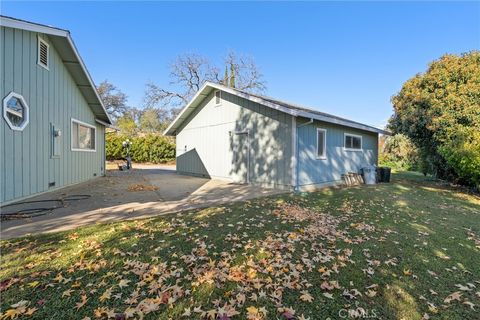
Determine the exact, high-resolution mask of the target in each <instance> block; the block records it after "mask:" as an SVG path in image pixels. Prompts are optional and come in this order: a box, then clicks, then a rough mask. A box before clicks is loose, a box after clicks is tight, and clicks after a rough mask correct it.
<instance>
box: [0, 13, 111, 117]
mask: <svg viewBox="0 0 480 320" xmlns="http://www.w3.org/2000/svg"><path fill="white" fill-rule="evenodd" d="M0 26H3V27H9V28H14V29H21V30H26V31H32V32H38V33H43V34H46V35H48V38H49V39H50V41H51V42H52V44H53V46H54V47H55V49H56V50H57V52H58V54H59V55H60V57H61V58H62V61H63V63H64V65H65V67H66V68H67V69H68V71H69V72H70V74H71V75H72V77H73V80H74V81H75V83H76V84H77V87H78V89H79V90H80V92H81V93H82V95H83V96H84V97H85V100H86V101H87V103H88V105H89V106H90V108H91V109H92V111H93V113H94V114H95V117H96V118H97V119H98V120H100V121H101V122H104V124H106V125H111V124H112V121H111V120H110V117H109V116H108V113H107V111H106V109H105V106H104V105H103V102H102V100H101V99H100V96H99V95H98V92H97V89H96V87H95V84H94V82H93V80H92V77H91V76H90V74H89V73H88V70H87V67H86V66H85V64H84V63H83V60H82V58H81V57H80V54H79V53H78V50H77V48H76V47H75V44H74V42H73V39H72V37H71V36H70V31H68V30H64V29H59V28H54V27H50V26H46V25H43V24H38V23H33V22H29V21H25V20H20V19H16V18H12V17H6V16H1V15H0Z"/></svg>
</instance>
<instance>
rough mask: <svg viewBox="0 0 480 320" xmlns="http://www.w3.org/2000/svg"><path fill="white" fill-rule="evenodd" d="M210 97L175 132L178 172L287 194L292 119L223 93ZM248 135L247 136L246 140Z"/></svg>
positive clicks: (289, 177)
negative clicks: (216, 98) (245, 183)
mask: <svg viewBox="0 0 480 320" xmlns="http://www.w3.org/2000/svg"><path fill="white" fill-rule="evenodd" d="M221 95H222V96H221V101H222V102H221V104H220V105H215V99H214V93H213V92H211V93H210V94H209V95H208V96H207V97H206V98H205V99H204V100H203V102H202V104H201V105H200V106H199V107H198V108H197V109H196V111H195V112H194V113H193V114H192V115H191V116H190V117H189V119H187V120H186V121H185V122H184V124H183V126H182V127H181V128H179V130H178V134H177V138H176V143H177V150H176V151H177V171H178V172H180V173H185V174H193V175H200V176H206V177H212V178H220V179H227V180H231V181H234V182H247V181H244V180H246V179H247V174H248V182H249V183H252V184H255V185H261V186H266V187H277V188H291V182H292V181H291V172H292V169H291V157H292V117H291V116H290V115H288V114H285V113H283V112H280V111H277V110H273V109H271V108H268V107H265V106H263V105H260V104H258V103H255V102H252V101H250V100H247V99H244V98H240V97H237V96H235V95H232V94H229V93H226V92H222V93H221ZM246 132H248V135H247V134H246Z"/></svg>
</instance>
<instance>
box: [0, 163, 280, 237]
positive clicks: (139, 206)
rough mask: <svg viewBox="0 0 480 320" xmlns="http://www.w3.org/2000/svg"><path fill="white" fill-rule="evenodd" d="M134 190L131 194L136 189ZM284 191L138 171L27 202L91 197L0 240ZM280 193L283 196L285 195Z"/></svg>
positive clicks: (10, 226) (163, 169) (6, 225)
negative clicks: (143, 189)
mask: <svg viewBox="0 0 480 320" xmlns="http://www.w3.org/2000/svg"><path fill="white" fill-rule="evenodd" d="M138 185H140V186H142V185H145V186H154V187H157V188H158V189H156V190H149V191H131V190H129V187H130V189H132V187H133V186H137V187H138ZM134 189H135V188H134ZM281 192H282V191H279V190H273V189H263V188H259V187H253V186H247V185H238V184H232V183H229V182H226V181H220V180H209V179H203V178H197V177H190V176H184V175H179V174H177V173H176V172H175V170H174V167H172V166H151V165H148V166H139V165H137V166H136V169H134V170H132V171H130V172H125V171H109V173H108V175H107V177H100V178H96V179H94V180H90V181H87V182H84V183H81V184H77V185H74V186H70V187H67V188H63V189H59V190H56V191H52V192H48V193H45V194H42V195H40V196H36V197H34V198H30V199H28V200H48V199H58V198H64V197H66V196H70V195H84V194H87V195H91V197H90V198H89V199H87V200H79V201H68V202H66V203H65V204H64V205H65V207H60V208H58V209H55V210H53V211H51V212H50V213H48V214H46V215H42V216H38V217H34V218H29V219H16V220H8V221H3V222H1V235H0V237H1V239H8V238H15V237H20V236H24V235H27V234H37V233H45V232H56V231H64V230H70V229H74V228H77V227H79V226H84V225H89V224H94V223H102V222H112V221H118V220H124V219H138V218H145V217H153V216H157V215H161V214H165V213H169V212H176V211H182V210H187V209H193V208H202V207H208V206H214V205H218V204H223V203H230V202H235V201H242V200H247V199H252V198H256V197H262V196H267V195H273V194H278V193H281ZM283 192H284V191H283ZM53 205H59V203H58V202H44V203H37V204H32V205H30V206H28V205H20V206H15V207H8V208H5V210H3V212H8V210H9V211H12V210H14V211H18V210H21V209H26V208H34V207H35V206H36V207H50V206H53Z"/></svg>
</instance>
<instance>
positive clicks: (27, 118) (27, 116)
mask: <svg viewBox="0 0 480 320" xmlns="http://www.w3.org/2000/svg"><path fill="white" fill-rule="evenodd" d="M11 98H17V99H18V100H20V102H21V103H22V105H23V107H24V108H25V112H24V115H25V120H24V122H23V123H22V125H21V126H15V125H13V123H11V122H10V119H9V118H8V116H7V102H8V100H10V99H11ZM3 118H4V119H5V121H6V122H7V124H8V126H9V127H10V129H12V130H15V131H23V129H25V127H26V126H27V125H28V122H29V121H30V111H29V108H28V104H27V102H26V101H25V99H24V98H23V96H22V95H21V94H19V93H16V92H13V91H12V92H10V93H9V94H8V95H7V96H6V97H5V98H3Z"/></svg>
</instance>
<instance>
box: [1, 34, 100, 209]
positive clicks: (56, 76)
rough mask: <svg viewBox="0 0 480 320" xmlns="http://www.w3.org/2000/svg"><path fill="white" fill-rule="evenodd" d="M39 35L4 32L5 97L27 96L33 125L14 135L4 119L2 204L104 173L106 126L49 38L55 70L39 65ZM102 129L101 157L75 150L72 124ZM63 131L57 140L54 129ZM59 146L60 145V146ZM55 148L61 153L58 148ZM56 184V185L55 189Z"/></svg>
mask: <svg viewBox="0 0 480 320" xmlns="http://www.w3.org/2000/svg"><path fill="white" fill-rule="evenodd" d="M37 36H38V34H37V33H34V32H29V31H24V30H19V29H12V28H6V27H1V28H0V42H1V47H0V50H1V51H0V56H1V59H0V67H1V70H0V74H1V81H0V95H1V101H2V108H3V99H4V98H5V96H6V95H8V94H9V93H10V92H11V91H14V92H16V93H18V94H21V95H22V96H23V97H24V98H25V101H26V103H27V104H28V106H29V111H30V113H29V118H30V121H29V124H28V125H27V126H26V128H25V129H24V130H23V131H13V130H11V129H10V127H9V126H8V124H7V123H6V122H5V120H4V118H3V113H2V114H1V115H0V117H1V118H0V150H1V154H0V168H1V169H0V170H1V171H0V174H1V184H0V202H2V203H4V202H10V201H12V200H15V199H19V198H23V197H27V196H30V195H34V194H36V193H40V192H44V191H48V190H51V189H53V188H58V187H62V186H67V185H70V184H74V183H78V182H81V181H85V180H87V179H91V178H93V177H95V176H100V175H102V174H103V173H104V150H105V144H104V126H102V125H99V124H97V123H96V122H95V116H94V114H93V112H92V110H91V109H90V107H89V106H88V104H87V103H86V101H85V99H84V97H83V95H82V94H81V92H80V90H79V89H78V87H77V85H76V84H75V82H74V80H73V78H72V77H71V75H70V73H69V72H68V70H67V69H66V67H65V65H64V64H63V62H62V59H61V58H60V56H59V55H58V53H57V51H56V50H55V47H54V46H53V44H52V43H51V41H50V40H49V38H48V36H47V35H42V34H41V35H40V36H41V37H42V39H43V40H45V41H46V42H47V43H48V44H49V45H50V56H49V60H50V61H49V70H46V69H45V68H43V67H41V66H39V65H38V64H37V41H38V38H37ZM72 118H75V119H77V120H80V121H82V122H85V123H88V124H90V125H93V126H95V127H96V137H95V138H96V152H85V151H72V150H71V119H72ZM52 125H54V126H55V129H59V130H61V133H62V134H61V137H59V138H55V140H54V138H53V134H52V130H51V126H52ZM54 144H55V146H54ZM54 147H55V151H54V150H53V148H54ZM53 184H54V186H53Z"/></svg>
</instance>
